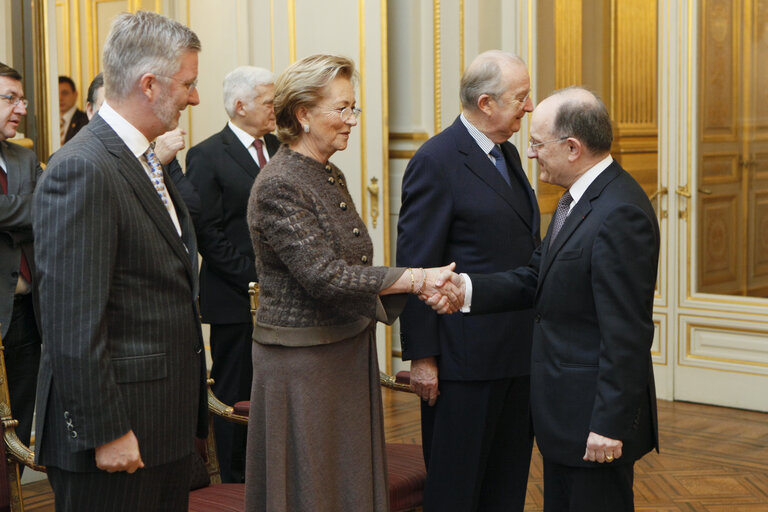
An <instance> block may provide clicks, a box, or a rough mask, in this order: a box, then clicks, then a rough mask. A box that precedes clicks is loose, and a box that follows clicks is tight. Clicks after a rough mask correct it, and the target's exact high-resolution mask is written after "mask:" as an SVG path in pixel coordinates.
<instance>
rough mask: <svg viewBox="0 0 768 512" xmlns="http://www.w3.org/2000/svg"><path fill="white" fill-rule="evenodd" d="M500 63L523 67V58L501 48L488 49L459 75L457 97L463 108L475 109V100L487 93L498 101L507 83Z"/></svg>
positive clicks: (507, 86)
mask: <svg viewBox="0 0 768 512" xmlns="http://www.w3.org/2000/svg"><path fill="white" fill-rule="evenodd" d="M502 64H507V65H510V64H515V65H520V66H523V67H525V62H523V59H521V58H520V57H518V56H517V55H514V54H512V53H507V52H503V51H501V50H489V51H487V52H483V53H481V54H480V55H478V56H477V57H476V58H475V60H474V61H472V64H470V65H469V67H468V68H467V70H466V71H465V72H464V75H462V77H461V85H460V88H459V98H460V99H461V106H462V107H464V110H476V109H477V100H478V99H480V96H482V95H483V94H487V95H488V96H490V97H491V98H493V99H494V100H496V101H499V99H500V98H501V96H502V95H503V94H504V92H505V91H506V90H507V89H508V88H509V84H508V83H507V82H506V81H505V80H504V75H503V73H502V66H501V65H502Z"/></svg>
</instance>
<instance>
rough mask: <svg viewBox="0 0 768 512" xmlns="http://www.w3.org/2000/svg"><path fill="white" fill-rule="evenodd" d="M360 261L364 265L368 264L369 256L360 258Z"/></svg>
mask: <svg viewBox="0 0 768 512" xmlns="http://www.w3.org/2000/svg"><path fill="white" fill-rule="evenodd" d="M360 261H362V262H363V263H368V256H363V257H362V258H360Z"/></svg>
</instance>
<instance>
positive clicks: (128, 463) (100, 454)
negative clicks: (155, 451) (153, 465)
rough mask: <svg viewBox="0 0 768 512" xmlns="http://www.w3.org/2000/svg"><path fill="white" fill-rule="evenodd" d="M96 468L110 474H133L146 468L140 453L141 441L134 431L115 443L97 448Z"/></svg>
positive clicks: (111, 442) (119, 438)
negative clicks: (123, 472) (116, 472)
mask: <svg viewBox="0 0 768 512" xmlns="http://www.w3.org/2000/svg"><path fill="white" fill-rule="evenodd" d="M96 467H98V468H99V469H103V470H104V471H107V472H109V473H114V472H115V471H127V472H128V473H133V472H134V471H136V470H137V469H140V468H143V467H144V461H142V460H141V453H139V440H138V439H136V435H135V434H134V433H133V430H130V431H128V433H127V434H125V435H123V436H120V437H118V438H117V439H115V440H114V441H110V442H108V443H107V444H103V445H101V446H99V447H97V448H96Z"/></svg>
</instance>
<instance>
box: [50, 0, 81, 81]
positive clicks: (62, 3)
mask: <svg viewBox="0 0 768 512" xmlns="http://www.w3.org/2000/svg"><path fill="white" fill-rule="evenodd" d="M75 3H77V2H75ZM54 6H55V7H61V10H62V16H61V23H62V29H63V30H62V32H63V34H62V35H61V38H60V39H59V40H60V41H62V42H63V43H64V73H63V74H65V75H67V76H69V77H71V76H72V47H71V43H70V41H72V34H71V32H70V30H69V22H70V12H69V0H57V1H56V3H55V4H54ZM59 69H61V67H59ZM77 78H78V79H79V78H80V77H77Z"/></svg>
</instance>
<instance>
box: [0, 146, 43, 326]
mask: <svg viewBox="0 0 768 512" xmlns="http://www.w3.org/2000/svg"><path fill="white" fill-rule="evenodd" d="M0 148H2V152H3V156H4V157H5V165H6V170H7V174H8V176H7V177H8V194H2V193H0V334H2V336H3V337H5V335H6V333H7V332H8V327H10V325H11V315H12V313H13V298H14V294H15V293H16V283H17V281H18V276H19V274H18V273H19V264H20V262H21V253H22V252H24V254H25V255H26V257H27V262H28V263H29V265H30V270H31V271H32V272H33V273H34V264H35V260H34V255H35V253H34V250H33V245H32V241H33V237H32V194H33V192H34V191H35V187H36V186H37V182H38V180H39V179H40V176H41V175H42V173H43V169H42V167H40V162H39V161H38V160H37V156H36V155H35V153H34V151H32V150H29V149H26V148H23V147H21V146H19V145H17V144H13V143H8V142H5V141H0ZM0 172H3V171H2V170H0ZM0 192H1V190H0Z"/></svg>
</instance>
